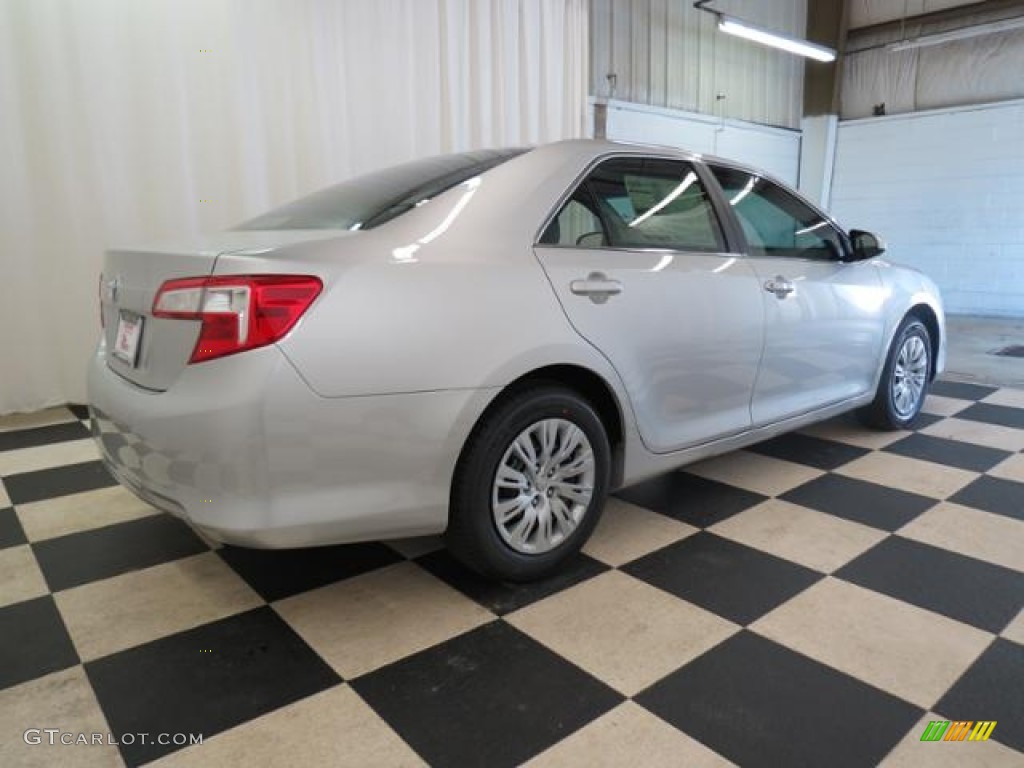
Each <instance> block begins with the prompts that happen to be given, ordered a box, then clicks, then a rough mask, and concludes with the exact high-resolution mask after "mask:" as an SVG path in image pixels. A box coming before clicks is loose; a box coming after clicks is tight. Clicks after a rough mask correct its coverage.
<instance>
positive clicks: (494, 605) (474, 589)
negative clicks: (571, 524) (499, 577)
mask: <svg viewBox="0 0 1024 768" xmlns="http://www.w3.org/2000/svg"><path fill="white" fill-rule="evenodd" d="M416 562H417V563H419V564H420V565H421V566H423V567H424V568H425V569H426V570H428V571H430V572H431V573H432V574H434V575H435V576H437V577H438V578H439V579H442V580H444V581H445V582H447V583H448V584H449V585H450V586H452V587H455V589H457V590H459V591H460V592H462V593H463V594H464V595H466V596H467V597H469V598H470V599H472V600H475V601H476V602H478V603H479V604H480V605H482V606H484V608H487V609H489V610H491V611H493V612H494V613H496V614H498V615H499V616H504V615H505V614H506V613H511V612H512V611H516V610H519V609H520V608H523V607H524V606H527V605H529V604H530V603H535V602H537V601H538V600H541V599H543V598H545V597H548V596H549V595H553V594H555V593H556V592H561V591H562V590H565V589H568V588H569V587H571V586H573V585H575V584H579V583H580V582H581V581H586V580H587V579H589V578H591V577H593V576H597V574H599V573H603V572H604V571H606V570H608V566H607V565H605V564H604V563H601V562H599V561H597V560H595V559H593V558H592V557H587V556H586V555H584V554H582V553H581V554H578V555H576V556H575V557H574V558H573V559H572V560H571V561H570V562H568V563H565V564H564V565H562V566H561V567H560V568H559V569H558V571H557V572H556V573H554V574H553V575H551V576H549V577H548V578H546V579H543V580H541V581H534V582H530V583H528V584H513V583H511V582H499V581H494V580H493V579H485V578H483V577H482V576H479V575H478V574H476V573H474V572H473V571H471V570H470V569H469V568H467V567H466V566H464V565H462V563H460V562H459V561H458V560H456V559H455V558H454V557H452V556H451V555H450V554H448V551H447V550H444V549H440V550H437V551H436V552H431V553H430V554H428V555H424V556H423V557H420V558H418V559H417V560H416Z"/></svg>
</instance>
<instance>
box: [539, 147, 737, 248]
mask: <svg viewBox="0 0 1024 768" xmlns="http://www.w3.org/2000/svg"><path fill="white" fill-rule="evenodd" d="M574 204H576V205H581V206H583V207H585V208H586V210H587V211H588V213H589V214H590V215H592V216H593V217H594V219H595V220H596V221H592V220H586V221H583V220H582V218H581V217H580V215H579V214H577V213H574V211H575V208H574ZM574 220H576V221H579V222H580V225H581V226H573V225H572V222H573V221H574ZM595 223H596V224H599V225H600V226H595V228H594V229H593V230H592V231H591V232H582V231H581V229H582V228H583V227H585V226H592V225H594V224H595ZM566 228H568V229H569V231H570V232H571V234H569V235H567V234H566V233H565V230H566ZM573 238H575V239H573ZM541 242H543V243H558V244H563V245H576V246H579V247H595V246H605V247H613V248H659V249H662V248H664V249H671V250H681V251H703V252H721V251H724V250H725V245H724V239H723V237H722V231H721V227H720V226H719V223H718V218H717V216H716V215H715V211H714V207H713V206H712V203H711V200H710V199H709V197H708V194H707V192H706V190H705V189H704V186H703V185H702V184H701V182H700V179H699V177H698V176H697V173H696V171H695V170H694V169H693V167H692V166H691V165H690V164H689V163H685V162H682V161H679V160H663V159H656V158H614V159H612V160H606V161H605V162H603V163H601V164H600V165H599V166H598V167H597V168H595V169H594V170H593V171H592V172H591V174H590V175H589V176H588V177H587V178H586V179H585V180H584V181H583V183H582V184H581V185H580V187H579V189H577V191H576V193H575V194H574V195H573V197H572V198H570V200H569V201H568V202H567V203H566V204H565V205H564V206H563V208H562V210H561V211H559V213H558V215H557V216H556V217H555V218H554V220H553V221H552V223H551V224H550V225H549V226H548V229H547V230H545V232H544V236H543V237H542V238H541Z"/></svg>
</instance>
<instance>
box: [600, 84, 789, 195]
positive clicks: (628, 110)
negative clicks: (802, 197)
mask: <svg viewBox="0 0 1024 768" xmlns="http://www.w3.org/2000/svg"><path fill="white" fill-rule="evenodd" d="M606 135H607V137H608V138H609V139H615V140H618V141H635V142H640V143H643V144H664V145H666V146H672V147H680V148H682V149H686V150H690V151H691V152H700V153H702V154H709V155H719V156H720V157H725V158H729V159H730V160H737V161H739V162H742V163H749V164H750V165H753V166H755V167H757V168H760V169H762V170H764V171H767V172H768V173H770V174H771V175H773V176H775V177H777V178H779V179H782V180H783V181H785V182H787V183H789V184H793V185H796V183H797V176H798V174H799V167H800V133H799V132H798V131H790V130H786V129H782V128H771V127H769V126H764V125H757V124H755V123H746V122H743V121H741V120H717V119H715V118H712V117H709V116H707V115H701V114H697V113H692V112H682V111H679V110H670V109H660V108H657V107H645V106H641V105H638V104H630V103H623V102H610V103H609V104H608V122H607V126H606Z"/></svg>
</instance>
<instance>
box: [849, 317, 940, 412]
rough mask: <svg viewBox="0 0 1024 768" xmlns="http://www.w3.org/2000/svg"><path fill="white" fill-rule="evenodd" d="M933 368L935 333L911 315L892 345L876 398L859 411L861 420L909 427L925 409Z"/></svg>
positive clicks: (901, 325)
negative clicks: (932, 338)
mask: <svg viewBox="0 0 1024 768" xmlns="http://www.w3.org/2000/svg"><path fill="white" fill-rule="evenodd" d="M931 371H932V343H931V336H930V335H929V333H928V329H927V328H926V327H925V325H924V323H922V322H921V321H920V320H919V319H918V318H917V317H915V316H914V315H908V316H907V317H905V318H904V319H903V322H902V323H901V324H900V327H899V328H898V329H897V331H896V335H895V336H894V337H893V340H892V345H891V346H890V347H889V354H888V356H887V358H886V361H885V368H884V369H883V370H882V376H881V378H880V379H879V381H878V390H877V392H876V393H875V399H874V400H873V401H872V403H871V404H870V405H868V406H866V407H864V408H862V409H861V410H860V411H859V412H858V413H859V415H860V417H861V420H862V421H863V422H864V423H865V424H867V425H868V426H871V427H875V428H876V429H889V430H894V429H906V428H907V427H909V426H910V425H911V424H913V423H914V420H915V419H917V417H918V414H920V413H921V406H922V405H924V399H925V397H926V396H927V395H928V383H929V381H930V377H931Z"/></svg>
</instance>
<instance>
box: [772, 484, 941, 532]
mask: <svg viewBox="0 0 1024 768" xmlns="http://www.w3.org/2000/svg"><path fill="white" fill-rule="evenodd" d="M779 498H780V499H784V500H786V501H790V502H792V503H794V504H800V505H802V506H805V507H810V508H811V509H816V510H818V511H819V512H825V513H827V514H830V515H835V516H836V517H842V518H845V519H847V520H853V521H854V522H855V523H863V524H864V525H870V526H871V527H872V528H879V529H881V530H883V531H895V530H896V529H897V528H902V527H903V526H904V525H906V524H907V523H909V522H910V521H911V520H913V519H914V518H915V517H917V516H918V515H920V514H921V513H922V512H924V511H926V510H928V509H931V508H932V507H934V506H935V505H936V504H937V503H938V502H937V501H936V500H935V499H929V498H926V497H924V496H918V495H917V494H914V493H908V492H907V491H900V490H897V489H895V488H889V487H886V486H883V485H875V484H874V483H868V482H865V481H863V480H856V479H854V478H852V477H843V476H842V475H822V476H821V477H816V478H815V479H814V480H811V481H809V482H806V483H804V484H803V485H800V486H797V487H796V488H793V489H792V490H790V491H787V492H786V493H784V494H782V495H781V496H780V497H779Z"/></svg>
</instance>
